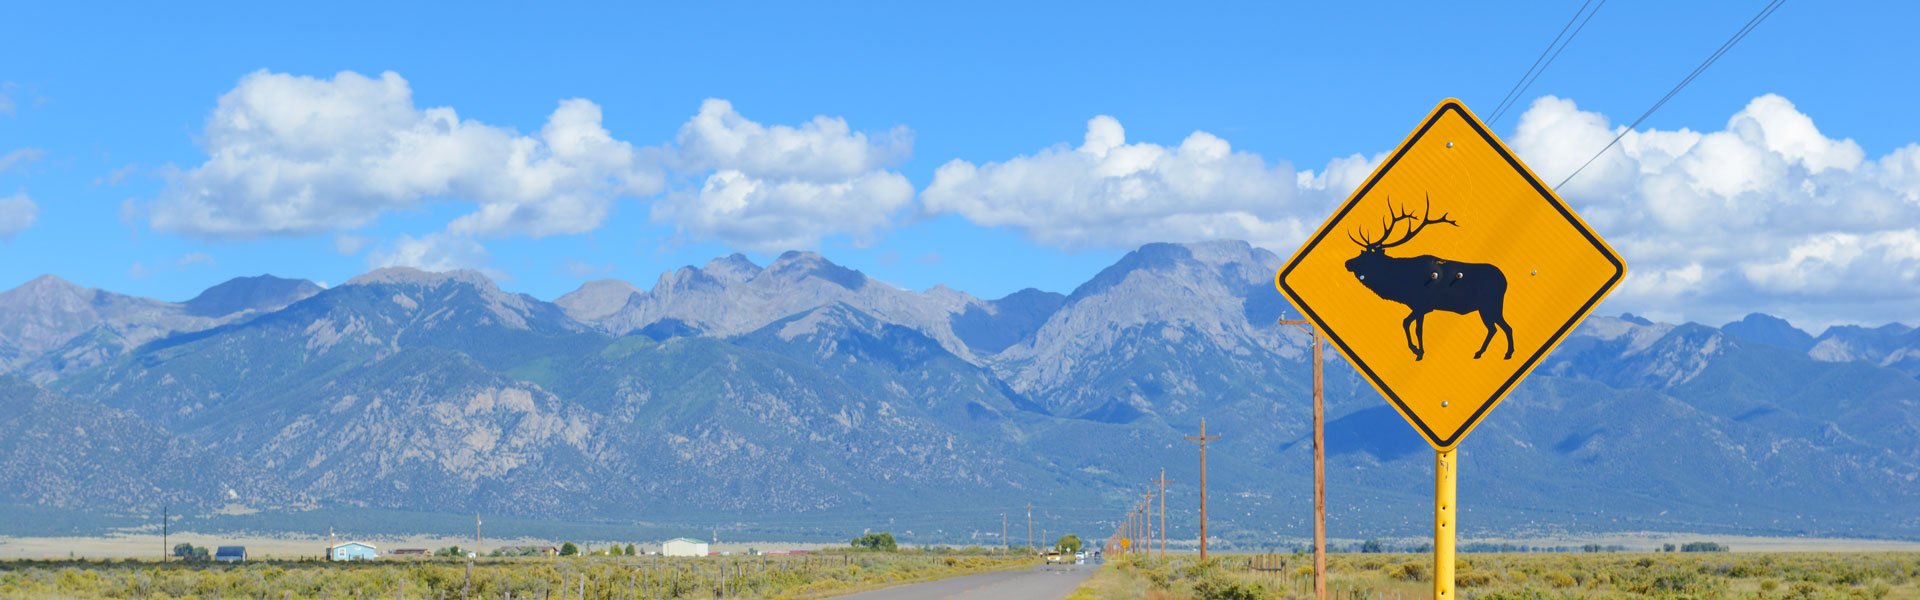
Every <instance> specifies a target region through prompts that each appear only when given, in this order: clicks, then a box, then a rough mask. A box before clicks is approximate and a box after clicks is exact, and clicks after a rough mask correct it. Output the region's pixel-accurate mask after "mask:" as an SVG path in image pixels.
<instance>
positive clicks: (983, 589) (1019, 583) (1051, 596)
mask: <svg viewBox="0 0 1920 600" xmlns="http://www.w3.org/2000/svg"><path fill="white" fill-rule="evenodd" d="M1099 568H1100V566H1099V565H1049V566H1042V567H1034V568H1031V569H1028V570H1024V571H1002V572H999V573H981V574H979V575H966V576H963V577H954V578H952V579H942V580H939V581H929V582H926V583H916V584H913V585H903V586H899V587H892V588H887V589H884V590H875V591H871V592H864V593H859V594H854V595H851V596H839V598H840V600H987V599H992V600H1060V599H1061V598H1065V597H1067V594H1071V593H1073V588H1076V587H1080V582H1081V581H1085V580H1086V579H1087V577H1088V576H1090V575H1093V572H1094V570H1095V569H1099Z"/></svg>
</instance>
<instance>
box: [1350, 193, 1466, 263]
mask: <svg viewBox="0 0 1920 600" xmlns="http://www.w3.org/2000/svg"><path fill="white" fill-rule="evenodd" d="M1387 207H1388V208H1390V209H1393V210H1392V215H1393V216H1392V218H1391V219H1382V220H1381V223H1380V224H1381V226H1382V227H1381V232H1380V239H1378V240H1375V239H1373V238H1371V237H1368V236H1367V232H1366V230H1364V229H1362V230H1361V231H1360V237H1359V238H1357V239H1356V238H1354V237H1353V234H1352V233H1348V234H1347V239H1349V240H1353V243H1355V244H1359V245H1360V247H1362V248H1365V249H1367V250H1385V249H1388V248H1392V247H1394V246H1398V245H1401V244H1405V243H1407V242H1408V241H1409V240H1412V239H1413V236H1415V235H1419V233H1420V231H1421V230H1423V229H1426V228H1427V226H1428V225H1433V224H1435V223H1446V224H1448V225H1452V226H1454V227H1459V226H1460V224H1459V223H1456V222H1454V221H1453V220H1451V219H1448V218H1447V214H1448V213H1441V214H1440V218H1438V219H1431V218H1428V217H1427V215H1430V214H1433V196H1432V195H1428V196H1427V206H1426V208H1425V209H1423V210H1422V211H1421V215H1420V217H1419V220H1420V222H1419V224H1416V225H1408V226H1407V234H1406V235H1403V236H1400V239H1398V240H1394V241H1393V242H1392V243H1388V242H1387V238H1389V237H1392V236H1393V228H1395V227H1398V226H1399V225H1400V222H1401V221H1407V220H1412V219H1414V216H1413V213H1412V212H1411V211H1406V210H1404V209H1403V208H1394V207H1393V198H1391V197H1389V198H1387Z"/></svg>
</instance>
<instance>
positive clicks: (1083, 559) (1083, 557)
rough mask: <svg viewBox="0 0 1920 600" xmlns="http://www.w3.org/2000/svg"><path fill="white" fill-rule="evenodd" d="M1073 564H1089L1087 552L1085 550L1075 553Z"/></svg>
mask: <svg viewBox="0 0 1920 600" xmlns="http://www.w3.org/2000/svg"><path fill="white" fill-rule="evenodd" d="M1073 564H1076V565H1084V564H1087V553H1085V552H1075V553H1073Z"/></svg>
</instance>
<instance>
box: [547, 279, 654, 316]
mask: <svg viewBox="0 0 1920 600" xmlns="http://www.w3.org/2000/svg"><path fill="white" fill-rule="evenodd" d="M640 293H642V292H641V291H640V288H637V287H634V286H633V284H631V283H627V282H625V281H621V280H618V279H599V280H594V281H589V282H586V283H583V284H580V289H577V290H574V291H571V292H567V294H566V295H563V296H561V297H559V298H555V299H554V301H553V303H554V304H556V305H559V307H560V310H563V311H566V313H567V316H569V317H573V318H575V319H579V320H581V321H595V320H599V319H601V318H603V317H606V316H607V315H611V314H613V313H614V312H616V311H619V310H620V307H623V306H626V305H627V302H628V301H629V300H630V299H632V297H633V296H634V295H637V294H640Z"/></svg>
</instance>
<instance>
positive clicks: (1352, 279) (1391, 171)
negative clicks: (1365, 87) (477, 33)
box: [1274, 99, 1626, 450]
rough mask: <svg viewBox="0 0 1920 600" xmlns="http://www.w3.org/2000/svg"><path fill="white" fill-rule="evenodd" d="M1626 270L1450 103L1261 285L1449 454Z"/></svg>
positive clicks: (1455, 102)
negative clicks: (1270, 286) (1309, 322)
mask: <svg viewBox="0 0 1920 600" xmlns="http://www.w3.org/2000/svg"><path fill="white" fill-rule="evenodd" d="M1625 275H1626V264H1625V263H1623V262H1621V260H1620V257H1619V255H1616V254H1614V252H1613V249H1612V248H1609V247H1607V243H1606V242H1605V241H1603V240H1601V239H1600V236H1598V235H1595V234H1594V233H1593V230H1592V229H1590V228H1588V227H1587V224H1586V223H1585V222H1584V221H1581V220H1580V217H1579V215H1575V214H1574V213H1573V211H1572V210H1571V209H1569V208H1568V207H1567V205H1566V203H1565V202H1562V201H1561V200H1560V198H1559V197H1558V196H1555V195H1554V193H1553V190H1552V189H1550V188H1548V187H1547V186H1546V185H1545V184H1543V183H1542V182H1541V181H1540V179H1539V177H1537V176H1535V175H1534V174H1533V172H1532V171H1530V170H1528V169H1527V166H1526V165H1524V164H1521V162H1520V159H1518V158H1516V157H1514V155H1513V151H1512V150H1509V149H1507V147H1506V145H1505V144H1502V143H1501V142H1500V139H1499V138H1496V137H1494V135H1493V133H1492V132H1490V131H1488V130H1487V126H1486V125H1485V124H1483V123H1481V122H1480V120H1479V119H1478V118H1476V117H1474V116H1473V114H1472V113H1470V112H1468V111H1467V108H1466V106H1464V105H1462V104H1461V103H1460V101H1458V100H1452V99H1449V100H1446V101H1443V102H1441V103H1440V105H1439V106H1437V107H1434V109H1433V112H1432V114H1429V115H1427V119H1426V121H1425V122H1422V123H1421V124H1420V127H1419V128H1417V129H1415V130H1413V134H1412V135H1409V136H1407V139H1406V141H1405V142H1402V143H1401V144H1400V147H1399V148H1397V149H1395V150H1394V151H1393V154H1391V155H1389V156H1388V158H1387V160H1386V161H1385V162H1383V163H1381V164H1380V167H1379V168H1378V169H1375V170H1374V172H1373V175H1372V176H1371V177H1369V178H1368V179H1367V181H1366V183H1365V184H1363V185H1361V186H1360V188H1359V189H1358V190H1355V191H1354V192H1353V196H1352V197H1350V198H1348V199H1347V202H1346V203H1345V204H1343V205H1341V206H1340V209H1339V210H1338V211H1336V212H1334V213H1333V216H1332V217H1331V218H1329V219H1327V222H1326V224H1325V225H1321V226H1320V230H1319V231H1318V232H1316V233H1315V234H1314V235H1313V237H1312V238H1309V239H1308V240H1307V243H1306V244H1305V245H1303V246H1301V248H1300V251H1299V252H1298V253H1297V254H1294V256H1293V259H1292V260H1290V261H1288V262H1287V266H1286V267H1285V268H1284V269H1282V270H1281V271H1280V272H1279V273H1278V274H1277V275H1276V276H1275V281H1274V283H1275V285H1277V286H1278V287H1279V288H1280V292H1281V293H1282V294H1285V295H1286V297H1287V300H1288V301H1290V302H1292V303H1293V305H1294V307H1296V308H1298V309H1299V310H1300V312H1302V313H1305V314H1306V316H1307V318H1310V319H1313V321H1314V323H1315V324H1316V325H1317V326H1318V327H1319V328H1320V330H1321V331H1322V332H1325V334H1326V335H1327V337H1328V338H1329V339H1331V340H1332V341H1333V344H1334V347H1336V348H1338V349H1339V350H1340V353H1341V354H1344V355H1346V357H1347V360H1348V361H1351V362H1352V363H1353V365H1354V367H1356V368H1358V369H1359V370H1360V372H1361V373H1363V374H1365V375H1366V377H1367V379H1368V380H1369V381H1371V382H1372V383H1373V386H1374V388H1376V389H1378V390H1379V391H1380V393H1381V394H1382V395H1384V396H1386V398H1387V400H1388V401H1389V402H1391V403H1392V404H1393V407H1394V409H1396V410H1398V411H1400V414H1401V415H1402V416H1405V417H1406V418H1407V421H1408V422H1410V423H1412V424H1413V426H1414V428H1416V429H1418V430H1420V433H1421V434H1422V435H1424V436H1425V437H1426V438H1427V442H1428V443H1431V444H1432V445H1433V447H1434V448H1435V449H1436V450H1449V449H1451V448H1453V447H1454V445H1455V444H1458V443H1459V442H1460V439H1461V438H1463V437H1465V436H1466V434H1467V432H1468V431H1471V430H1472V429H1473V427H1474V425H1475V424H1476V423H1478V422H1479V421H1480V419H1481V418H1482V417H1484V416H1486V414H1487V411H1489V410H1492V409H1493V407H1494V405H1496V404H1499V403H1500V398H1501V397H1503V396H1505V395H1506V394H1507V392H1509V391H1512V390H1513V387H1514V386H1515V385H1516V384H1518V383H1519V382H1520V380H1521V378H1524V377H1526V375H1527V373H1528V372H1529V371H1531V370H1533V368H1534V367H1535V366H1537V365H1539V364H1540V361H1541V360H1542V359H1544V358H1546V356H1547V352H1548V351H1551V350H1552V349H1553V347H1554V345H1555V344H1558V343H1559V342H1560V340H1561V339H1563V338H1565V337H1566V335H1567V333H1568V332H1570V331H1572V330H1573V327H1574V325H1576V324H1578V323H1579V322H1580V320H1581V319H1583V318H1585V317H1586V316H1587V313H1588V312H1589V311H1592V310H1593V308H1594V306H1595V305H1596V304H1599V303H1600V299H1601V298H1602V297H1604V296H1606V295H1607V292H1608V291H1611V290H1612V289H1613V287H1614V285H1615V284H1617V283H1619V282H1620V279H1621V277H1623V276H1625Z"/></svg>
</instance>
